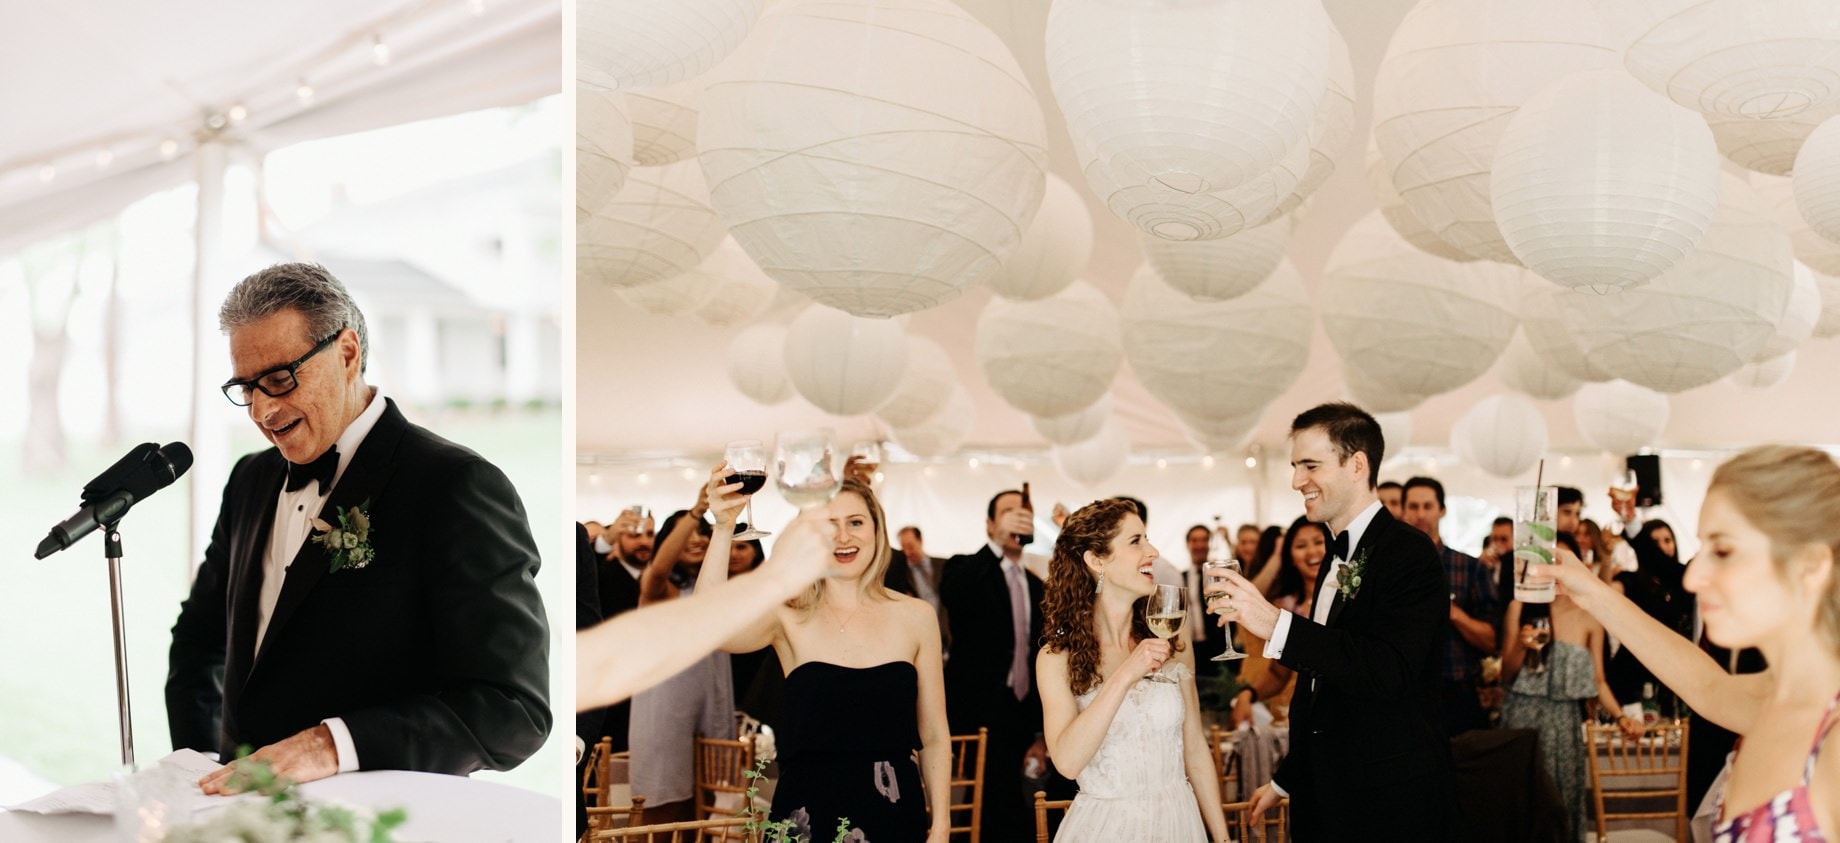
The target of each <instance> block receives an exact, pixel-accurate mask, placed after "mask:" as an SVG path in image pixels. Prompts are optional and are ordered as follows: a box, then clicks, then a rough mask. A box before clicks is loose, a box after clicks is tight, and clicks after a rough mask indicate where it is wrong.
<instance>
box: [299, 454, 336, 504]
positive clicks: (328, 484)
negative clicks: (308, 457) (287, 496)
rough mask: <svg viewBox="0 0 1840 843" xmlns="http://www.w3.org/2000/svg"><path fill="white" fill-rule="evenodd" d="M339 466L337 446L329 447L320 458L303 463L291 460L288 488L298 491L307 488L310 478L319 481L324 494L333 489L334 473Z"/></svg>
mask: <svg viewBox="0 0 1840 843" xmlns="http://www.w3.org/2000/svg"><path fill="white" fill-rule="evenodd" d="M338 468H339V449H338V447H337V446H334V447H331V448H327V449H326V453H323V454H320V455H319V459H316V460H314V461H312V462H310V463H307V464H305V465H302V464H300V463H296V462H291V463H288V467H287V490H288V491H290V492H297V491H299V490H301V489H303V488H306V485H307V481H308V480H318V481H319V493H320V494H322V495H324V494H326V493H327V492H328V491H331V490H332V473H333V472H335V471H337V470H338Z"/></svg>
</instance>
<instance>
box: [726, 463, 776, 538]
mask: <svg viewBox="0 0 1840 843" xmlns="http://www.w3.org/2000/svg"><path fill="white" fill-rule="evenodd" d="M722 458H723V459H724V460H727V461H728V476H727V477H724V478H722V483H723V485H728V484H731V483H740V484H741V494H743V495H746V496H747V499H748V502H747V529H745V530H742V531H741V532H739V533H736V534H735V541H738V542H744V541H750V540H753V539H759V538H765V537H767V536H770V535H773V534H772V533H769V532H767V531H766V530H762V529H760V528H759V527H758V526H756V525H755V522H754V493H755V492H758V491H760V490H761V489H764V488H766V487H767V449H766V448H765V447H763V446H762V445H761V444H760V440H759V439H737V440H735V441H733V442H730V443H728V448H727V449H726V450H725V451H724V452H723V454H722Z"/></svg>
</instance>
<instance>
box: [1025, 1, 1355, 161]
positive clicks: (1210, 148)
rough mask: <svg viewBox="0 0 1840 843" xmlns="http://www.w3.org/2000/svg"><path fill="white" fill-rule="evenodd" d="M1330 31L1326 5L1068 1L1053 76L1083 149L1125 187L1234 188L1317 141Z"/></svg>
mask: <svg viewBox="0 0 1840 843" xmlns="http://www.w3.org/2000/svg"><path fill="white" fill-rule="evenodd" d="M1327 26H1328V22H1327V15H1326V14H1325V13H1324V12H1323V10H1322V7H1321V5H1320V3H1318V2H1315V0H1303V1H1302V2H1298V1H1297V0H1240V1H1239V2H1231V3H1213V2H1181V3H1119V2H1114V1H1113V0H1058V2H1056V3H1054V5H1053V6H1052V8H1050V9H1049V11H1048V23H1047V33H1046V36H1045V40H1046V59H1047V68H1048V79H1049V81H1050V83H1051V84H1052V86H1053V88H1054V98H1055V100H1056V101H1057V102H1058V103H1059V104H1060V107H1061V113H1062V114H1064V115H1066V118H1067V131H1068V134H1070V135H1071V136H1072V137H1073V139H1074V142H1075V145H1076V146H1079V147H1081V148H1084V149H1087V150H1090V151H1091V152H1092V153H1093V154H1094V155H1096V156H1097V158H1098V160H1099V162H1100V163H1101V164H1102V165H1103V166H1104V167H1105V169H1106V170H1107V171H1108V172H1109V173H1110V174H1111V175H1112V176H1113V177H1115V178H1116V179H1117V180H1118V182H1119V183H1120V184H1121V185H1123V186H1127V187H1129V186H1140V185H1151V184H1155V185H1158V186H1160V187H1162V188H1164V189H1167V190H1172V191H1175V192H1179V193H1185V194H1203V193H1208V192H1211V191H1218V190H1226V189H1230V188H1233V187H1237V186H1239V185H1242V184H1245V183H1246V182H1248V181H1251V180H1252V179H1253V178H1254V177H1256V176H1258V175H1260V174H1262V173H1264V172H1266V171H1267V170H1270V169H1271V168H1272V167H1273V166H1275V165H1276V164H1277V163H1278V161H1279V160H1280V159H1282V158H1283V157H1284V156H1285V155H1286V154H1287V153H1288V152H1290V150H1291V149H1292V148H1293V147H1295V146H1296V145H1297V144H1298V143H1300V142H1305V141H1306V139H1307V134H1308V131H1309V127H1310V122H1311V120H1312V119H1313V118H1314V117H1315V114H1316V110H1317V105H1318V103H1319V102H1320V101H1321V99H1322V96H1323V90H1324V87H1325V85H1326V81H1327V74H1328V72H1329V64H1330V59H1329V42H1328V39H1326V38H1325V37H1323V32H1324V29H1325V28H1326V27H1327ZM1307 166H1308V165H1307V163H1306V165H1305V167H1306V169H1307ZM1300 172H1301V171H1300ZM1287 192H1288V189H1287Z"/></svg>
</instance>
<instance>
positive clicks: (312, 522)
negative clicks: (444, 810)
mask: <svg viewBox="0 0 1840 843" xmlns="http://www.w3.org/2000/svg"><path fill="white" fill-rule="evenodd" d="M218 322H219V325H220V327H221V328H222V329H223V330H224V332H225V333H227V334H228V335H229V337H230V360H231V371H232V372H233V377H232V378H231V379H230V380H229V381H227V382H225V383H224V385H223V387H222V389H223V392H224V395H225V396H226V397H227V398H229V399H230V401H231V402H232V403H234V404H237V405H239V406H245V407H247V410H248V413H249V418H250V420H251V421H253V422H255V424H256V427H257V429H259V430H260V431H261V432H262V435H263V437H264V438H266V439H267V440H268V441H269V442H270V443H272V444H273V445H274V447H272V448H269V449H267V450H265V451H261V452H259V453H255V454H251V455H248V456H245V457H243V458H242V459H241V460H239V461H238V462H237V464H236V467H235V468H233V469H232V470H231V472H230V479H229V482H228V483H227V484H225V487H224V496H223V503H222V506H221V508H220V509H219V511H218V516H217V524H216V526H215V527H214V528H213V529H212V532H211V541H210V545H209V546H208V547H207V548H206V549H205V558H204V564H203V565H202V566H200V567H199V569H198V573H197V577H196V579H195V580H194V581H193V583H192V590H191V595H190V596H189V597H187V598H186V600H185V602H184V604H183V605H182V606H181V607H180V610H179V619H178V622H177V623H176V624H174V626H173V639H172V647H171V650H170V652H169V668H168V673H167V678H166V709H167V719H168V725H169V727H170V729H171V732H172V741H173V746H175V747H190V748H193V749H197V750H201V751H206V752H210V751H215V752H217V753H218V754H219V757H220V758H222V759H224V760H226V761H228V760H230V758H231V757H232V756H233V753H234V752H235V750H236V748H237V747H238V746H242V745H247V746H250V747H253V748H255V753H254V755H255V757H258V758H263V759H266V760H267V761H268V762H269V763H270V764H272V765H273V766H274V768H275V771H276V772H277V773H279V774H281V775H284V776H286V777H288V778H291V779H293V780H295V781H303V782H304V781H312V780H314V779H321V778H325V777H327V776H331V775H333V774H335V773H341V772H348V771H351V770H390V769H395V770H421V771H428V772H437V773H450V774H456V775H464V774H466V773H470V772H472V771H474V770H480V769H494V770H505V769H510V768H512V767H515V766H517V765H518V764H519V763H520V762H522V761H523V760H524V759H525V758H527V757H529V756H530V754H531V753H533V752H535V751H536V750H537V748H538V747H539V746H541V745H542V743H543V741H544V739H545V738H546V737H547V736H548V734H549V730H550V725H551V717H550V710H549V701H548V686H549V668H548V649H549V648H548V641H549V633H548V624H547V621H546V620H545V617H544V612H543V605H542V602H541V600H540V598H539V596H538V593H537V588H536V584H535V581H534V579H533V577H534V576H535V575H536V572H537V566H538V555H537V550H536V545H535V542H534V541H533V540H532V538H531V533H530V526H529V523H528V519H527V517H526V515H525V513H524V507H523V504H522V503H521V502H520V501H519V500H518V495H517V491H516V490H515V489H513V488H512V486H511V483H510V481H509V480H508V479H507V478H506V477H505V475H504V473H503V472H501V471H500V470H499V469H498V468H497V467H495V466H493V465H492V464H491V463H488V462H486V461H485V460H484V459H482V458H480V457H479V455H478V454H475V453H473V452H472V451H469V450H467V449H466V448H463V447H461V446H459V445H456V444H454V443H452V442H449V441H447V440H445V439H442V438H440V437H439V436H436V435H434V434H433V433H430V432H428V431H427V430H424V429H422V428H420V427H417V426H415V425H413V424H410V423H409V422H408V421H407V420H405V419H404V418H403V415H402V412H401V411H399V410H398V409H397V408H396V405H395V403H394V402H392V401H390V400H389V399H388V398H385V397H384V396H383V395H381V394H379V392H378V390H377V389H376V388H375V387H372V386H369V385H367V384H366V383H365V380H364V371H365V363H366V361H367V359H368V356H369V351H370V342H369V335H368V333H367V332H366V329H365V323H364V315H363V314H362V313H360V312H359V311H358V308H357V306H356V305H354V304H353V303H352V301H351V298H350V296H349V295H348V294H347V293H346V290H345V287H344V286H343V285H342V284H340V283H339V281H338V280H337V279H336V278H333V277H332V275H331V274H330V273H329V272H327V271H326V270H325V269H324V268H322V267H319V266H314V265H310V264H283V265H279V266H274V267H270V268H268V269H266V270H263V271H261V272H258V273H256V274H255V275H252V276H250V277H248V278H245V279H243V281H242V282H241V283H239V284H238V285H237V286H236V287H235V288H234V289H233V290H231V291H230V295H229V296H228V297H227V298H226V299H225V301H224V303H223V306H222V308H221V309H220V310H219V312H218ZM335 538H337V539H340V540H339V541H335V540H334V539H335ZM334 545H337V546H336V547H335V546H334ZM229 773H230V768H229V767H225V768H222V769H220V770H218V771H217V772H215V773H212V774H211V775H208V776H206V777H205V778H204V779H203V780H202V781H201V782H200V784H201V785H202V787H203V788H204V790H205V792H207V793H216V792H220V791H221V790H223V788H224V786H225V782H226V779H227V778H228V777H229Z"/></svg>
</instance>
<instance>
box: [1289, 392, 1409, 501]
mask: <svg viewBox="0 0 1840 843" xmlns="http://www.w3.org/2000/svg"><path fill="white" fill-rule="evenodd" d="M1313 427H1320V428H1322V429H1323V434H1324V435H1326V436H1328V437H1329V444H1330V445H1331V446H1333V447H1334V448H1335V458H1336V460H1338V461H1339V462H1343V463H1346V462H1348V458H1349V457H1351V456H1354V455H1355V453H1356V452H1359V453H1362V454H1365V455H1367V488H1369V489H1372V488H1374V486H1375V482H1376V481H1375V480H1374V476H1375V475H1376V474H1378V473H1379V471H1380V460H1381V459H1382V458H1383V457H1385V456H1386V437H1385V435H1384V434H1382V433H1381V432H1380V423H1379V422H1377V421H1375V420H1374V417H1373V416H1372V415H1370V414H1369V413H1368V412H1367V411H1366V410H1363V409H1361V408H1360V407H1357V406H1355V405H1353V404H1350V403H1348V402H1346V401H1331V402H1329V403H1327V404H1318V405H1316V406H1314V407H1311V408H1310V409H1308V410H1304V411H1303V412H1301V413H1299V414H1297V418H1295V419H1292V420H1291V435H1292V436H1296V435H1297V434H1299V433H1302V432H1304V431H1306V430H1309V429H1310V428H1313Z"/></svg>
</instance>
